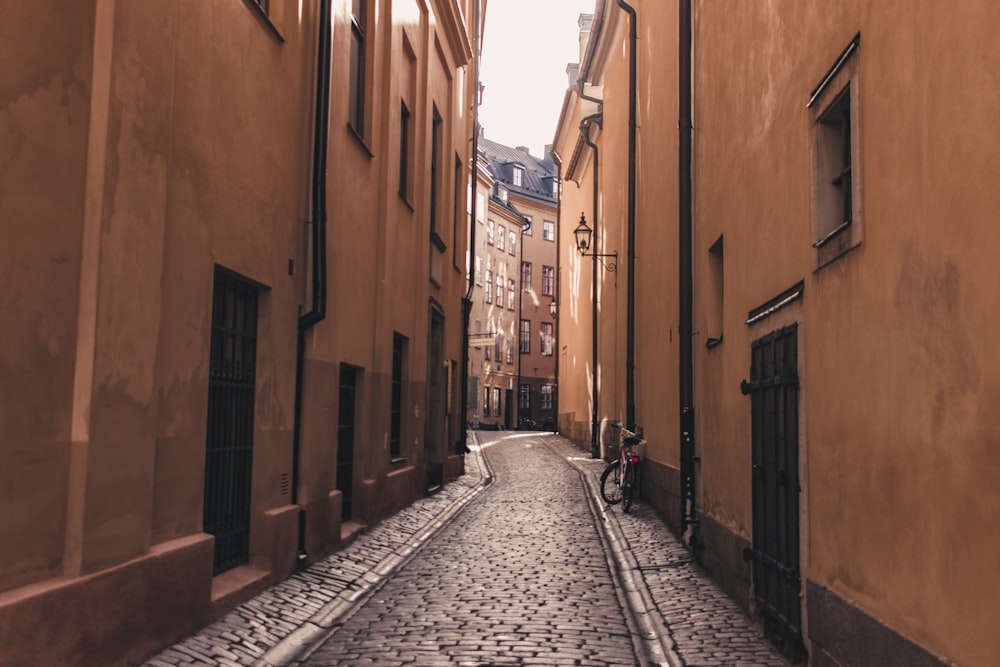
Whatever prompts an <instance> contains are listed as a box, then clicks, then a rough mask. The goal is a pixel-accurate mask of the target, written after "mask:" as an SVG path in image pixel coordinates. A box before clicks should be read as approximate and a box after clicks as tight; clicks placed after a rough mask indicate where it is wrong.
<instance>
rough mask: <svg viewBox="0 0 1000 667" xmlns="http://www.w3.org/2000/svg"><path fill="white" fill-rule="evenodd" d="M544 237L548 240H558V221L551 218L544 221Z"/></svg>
mask: <svg viewBox="0 0 1000 667" xmlns="http://www.w3.org/2000/svg"><path fill="white" fill-rule="evenodd" d="M542 238H543V239H545V240H546V241H555V240H556V223H554V222H552V221H551V220H543V221H542Z"/></svg>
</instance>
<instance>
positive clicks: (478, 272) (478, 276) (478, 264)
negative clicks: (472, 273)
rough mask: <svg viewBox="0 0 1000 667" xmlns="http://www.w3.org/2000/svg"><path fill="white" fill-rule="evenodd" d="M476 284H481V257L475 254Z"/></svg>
mask: <svg viewBox="0 0 1000 667" xmlns="http://www.w3.org/2000/svg"><path fill="white" fill-rule="evenodd" d="M476 284H477V285H479V286H480V287H481V286H482V284H483V258H482V257H480V256H479V255H476Z"/></svg>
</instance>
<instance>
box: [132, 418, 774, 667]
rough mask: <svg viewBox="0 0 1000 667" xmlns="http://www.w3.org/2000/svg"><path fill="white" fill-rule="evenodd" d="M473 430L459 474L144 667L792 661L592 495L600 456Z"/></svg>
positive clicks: (683, 563) (557, 440) (661, 537)
mask: <svg viewBox="0 0 1000 667" xmlns="http://www.w3.org/2000/svg"><path fill="white" fill-rule="evenodd" d="M476 439H477V441H478V442H479V443H480V446H479V447H474V451H473V453H472V454H470V455H469V456H468V457H467V461H466V470H467V472H466V474H465V475H464V476H463V477H462V478H461V479H460V480H458V481H456V482H454V483H452V484H450V485H448V486H447V487H445V489H444V490H443V491H442V492H441V493H439V494H437V495H436V496H432V497H431V498H426V499H422V500H421V501H419V502H417V503H415V504H414V505H413V506H411V507H409V508H407V509H405V510H403V512H401V513H400V514H398V515H396V516H395V517H393V518H392V519H390V520H387V521H385V522H383V523H381V524H379V526H377V527H375V528H374V529H373V530H372V531H370V532H369V533H366V534H365V535H363V536H361V537H360V538H359V539H358V540H357V541H356V542H355V543H354V544H352V545H351V546H349V547H348V548H347V549H345V550H343V551H342V552H340V553H338V554H335V555H333V556H331V557H330V558H329V559H327V560H326V561H324V562H323V563H319V564H317V565H314V566H313V567H311V568H309V569H308V570H305V571H303V572H300V573H297V574H295V575H294V576H293V577H291V578H290V579H289V580H287V581H286V582H283V583H282V584H280V585H279V586H276V587H275V588H274V589H271V590H270V591H268V592H266V593H265V594H263V595H261V596H259V597H258V598H256V599H255V600H253V601H251V602H249V603H247V604H246V605H243V606H242V607H240V608H239V609H237V610H235V611H234V612H232V613H230V614H229V615H228V616H226V617H225V618H223V619H222V620H221V621H219V622H217V623H215V624H213V625H212V626H209V627H208V628H206V629H205V630H203V631H202V632H201V633H199V634H198V635H196V636H194V637H191V638H188V639H187V640H185V641H183V642H181V643H179V644H177V645H176V646H174V647H172V648H170V649H168V650H166V651H164V652H162V653H161V654H160V655H158V656H156V657H155V658H152V659H150V660H149V661H148V662H146V663H145V664H146V666H147V667H167V666H169V667H175V666H177V667H191V666H194V665H198V666H204V667H217V666H218V667H232V666H233V665H256V666H257V667H278V666H286V665H303V666H312V667H320V666H328V665H329V666H333V665H352V666H353V665H382V666H385V667H392V666H397V665H416V666H420V665H426V666H428V667H433V666H436V665H459V666H461V665H466V666H473V665H475V666H485V665H490V666H492V665H497V666H507V665H510V666H514V665H552V666H554V667H558V666H560V665H592V666H599V665H647V664H665V665H676V666H685V667H701V666H720V667H721V666H729V665H744V666H747V667H750V666H760V667H783V666H784V665H786V663H785V661H784V660H783V659H782V658H780V657H779V656H778V655H777V654H776V653H775V652H774V651H773V650H772V649H771V647H770V646H769V645H768V644H767V643H766V642H765V641H763V640H762V639H761V638H759V637H758V636H757V635H756V633H755V631H754V630H753V628H752V627H751V625H750V623H749V621H747V619H746V618H745V617H744V616H743V615H742V613H741V612H740V611H739V609H738V608H737V607H736V605H735V603H733V602H732V601H731V600H730V599H729V598H728V597H726V596H725V595H724V594H723V593H722V592H721V590H719V589H718V587H717V586H716V585H715V584H714V582H712V581H711V580H710V579H709V578H708V577H707V575H705V574H704V573H703V572H702V571H701V569H700V568H699V567H698V566H697V565H696V564H694V563H693V562H692V561H691V558H690V554H689V552H688V551H687V550H686V549H685V548H684V546H683V545H682V544H680V543H679V542H678V541H677V540H676V538H675V537H674V536H673V535H671V534H670V533H669V531H668V530H667V529H666V527H665V526H664V524H663V523H662V522H661V521H660V519H659V518H658V517H657V516H656V515H655V513H654V512H652V510H650V509H649V508H648V507H646V506H644V505H643V504H642V503H641V502H640V503H638V504H637V506H636V508H635V509H633V511H632V512H630V513H629V514H628V515H625V516H623V515H621V511H620V507H615V508H606V507H603V506H602V503H600V501H598V500H596V495H597V494H596V491H597V487H596V484H597V477H598V475H599V474H600V471H601V469H602V468H603V465H604V464H603V462H601V461H594V460H591V459H589V457H587V456H586V454H585V453H584V452H583V451H582V450H579V449H577V448H575V447H573V446H572V445H571V444H570V443H569V442H568V441H567V440H565V439H564V438H562V437H560V436H555V435H550V434H534V433H531V434H529V433H517V432H514V433H503V432H500V433H487V432H481V433H477V434H476ZM491 482H492V483H491Z"/></svg>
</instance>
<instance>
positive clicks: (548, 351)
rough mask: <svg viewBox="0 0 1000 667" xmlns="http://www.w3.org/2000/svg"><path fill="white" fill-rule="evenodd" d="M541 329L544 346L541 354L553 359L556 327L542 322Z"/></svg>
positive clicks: (550, 323)
mask: <svg viewBox="0 0 1000 667" xmlns="http://www.w3.org/2000/svg"><path fill="white" fill-rule="evenodd" d="M539 329H540V331H541V334H542V344H541V352H540V354H541V355H542V356H543V357H551V356H552V349H553V347H555V346H554V345H553V339H554V336H553V334H554V327H553V326H552V322H542V323H541V324H539Z"/></svg>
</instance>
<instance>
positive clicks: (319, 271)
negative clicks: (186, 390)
mask: <svg viewBox="0 0 1000 667" xmlns="http://www.w3.org/2000/svg"><path fill="white" fill-rule="evenodd" d="M330 2H331V0H323V2H321V3H320V10H319V41H318V45H317V56H316V119H315V126H314V127H313V170H312V216H313V220H312V223H311V224H312V266H313V270H312V305H311V307H310V309H309V311H308V312H306V313H303V314H302V315H301V316H299V321H298V340H297V345H296V351H295V352H296V353H295V425H294V430H293V432H292V489H291V492H292V504H293V505H298V506H299V535H298V550H297V554H296V557H297V559H298V564H299V565H304V564H305V562H306V560H307V559H308V557H309V554H308V552H307V551H306V508H305V506H304V505H302V504H300V503H299V482H300V476H299V465H300V460H301V445H302V376H303V370H304V368H303V367H304V362H305V350H306V334H307V332H308V331H309V330H310V329H312V328H313V327H314V326H316V324H318V323H319V322H322V321H323V320H324V319H325V318H326V158H327V137H328V125H329V121H330V39H331V29H330Z"/></svg>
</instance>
